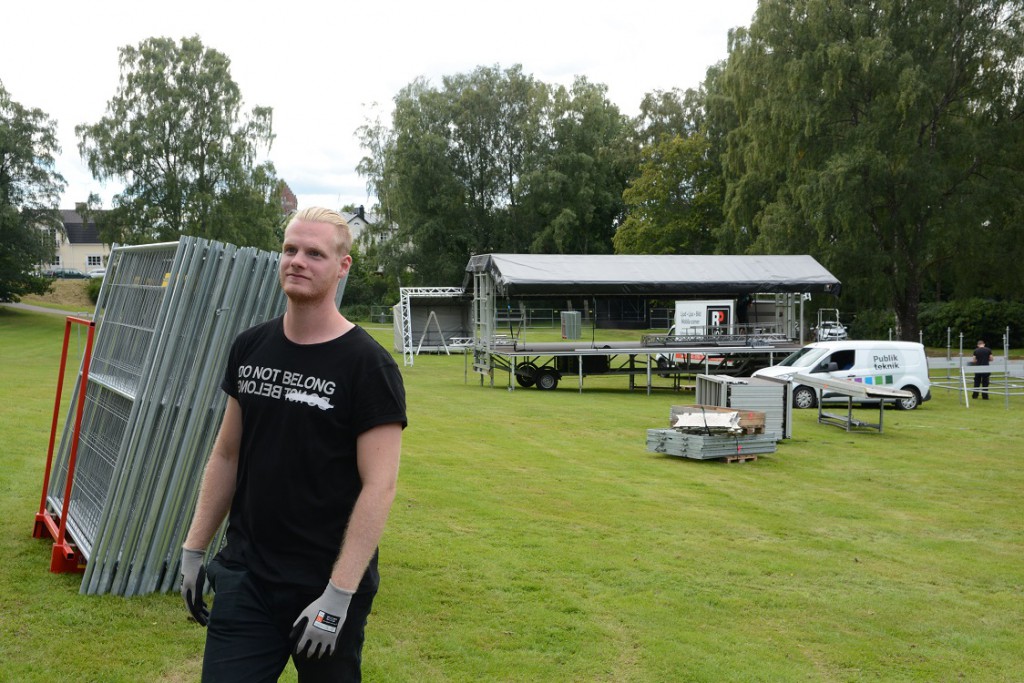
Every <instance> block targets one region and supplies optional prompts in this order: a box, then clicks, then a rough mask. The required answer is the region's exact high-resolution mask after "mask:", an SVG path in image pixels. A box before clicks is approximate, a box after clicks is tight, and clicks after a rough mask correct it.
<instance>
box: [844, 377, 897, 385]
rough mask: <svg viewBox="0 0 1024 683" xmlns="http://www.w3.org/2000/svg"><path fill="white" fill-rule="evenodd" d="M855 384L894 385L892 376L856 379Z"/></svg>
mask: <svg viewBox="0 0 1024 683" xmlns="http://www.w3.org/2000/svg"><path fill="white" fill-rule="evenodd" d="M853 381H854V382H860V383H861V384H872V385H877V384H892V375H868V376H867V377H855V378H854V380H853Z"/></svg>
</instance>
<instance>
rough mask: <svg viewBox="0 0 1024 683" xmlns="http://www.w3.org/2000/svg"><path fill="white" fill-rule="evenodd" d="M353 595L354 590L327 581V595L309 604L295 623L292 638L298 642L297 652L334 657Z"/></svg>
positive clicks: (310, 655) (324, 594)
mask: <svg viewBox="0 0 1024 683" xmlns="http://www.w3.org/2000/svg"><path fill="white" fill-rule="evenodd" d="M352 595H353V593H352V591H347V590H342V589H341V588H338V587H336V586H335V585H334V584H333V583H331V582H330V581H328V582H327V588H326V589H325V590H324V592H323V595H321V596H320V597H319V598H317V599H316V600H314V601H313V602H311V603H309V606H308V607H306V609H304V610H302V614H300V615H299V618H298V619H296V620H295V623H294V624H292V632H291V636H290V637H291V639H292V640H293V641H294V642H295V654H296V655H303V654H304V655H305V656H306V657H309V658H310V659H312V658H313V657H316V658H318V659H319V658H320V657H328V656H330V654H331V653H332V652H333V651H334V648H335V646H336V645H337V642H338V634H340V633H341V627H342V626H344V625H345V615H346V614H348V605H349V603H350V602H352Z"/></svg>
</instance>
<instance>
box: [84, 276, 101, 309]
mask: <svg viewBox="0 0 1024 683" xmlns="http://www.w3.org/2000/svg"><path fill="white" fill-rule="evenodd" d="M101 286H103V278H101V277H93V278H89V280H88V281H87V282H86V285H85V293H86V294H87V295H88V296H89V301H91V302H93V304H95V303H96V302H97V301H98V300H99V298H100V287H101Z"/></svg>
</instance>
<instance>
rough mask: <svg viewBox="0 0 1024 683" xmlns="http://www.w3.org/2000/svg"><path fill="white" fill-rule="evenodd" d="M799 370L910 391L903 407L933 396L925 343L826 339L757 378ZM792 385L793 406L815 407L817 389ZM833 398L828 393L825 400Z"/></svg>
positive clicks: (784, 376) (901, 403) (760, 372)
mask: <svg viewBox="0 0 1024 683" xmlns="http://www.w3.org/2000/svg"><path fill="white" fill-rule="evenodd" d="M796 373H806V374H818V373H822V374H823V375H824V376H827V377H832V378H836V379H845V380H850V381H854V382H864V383H865V384H877V385H880V386H886V387H889V388H891V389H903V390H905V391H909V392H911V393H912V394H913V395H914V396H913V398H904V399H900V400H898V401H897V402H896V407H897V408H900V409H901V410H913V409H914V408H916V407H918V406H919V405H921V402H922V401H927V400H930V399H931V397H932V392H931V382H930V381H929V379H928V360H927V359H926V358H925V355H924V346H922V345H921V344H917V343H915V342H899V341H859V340H858V341H850V340H846V341H827V342H814V343H813V344H808V345H807V346H805V347H803V348H802V349H800V350H799V351H796V352H794V353H792V354H790V355H789V356H788V357H787V358H786V359H785V360H784V361H782V362H781V363H779V364H778V365H773V366H771V367H770V368H763V369H761V370H758V371H757V372H755V373H754V376H755V377H777V378H780V379H791V377H792V375H794V374H796ZM792 384H793V407H795V408H814V407H815V406H817V405H818V397H817V392H816V391H815V390H814V389H812V388H811V387H809V386H806V385H802V384H800V383H799V382H796V381H794V382H792ZM830 398H836V399H838V398H842V400H844V401H845V400H846V398H845V397H838V396H835V397H829V395H828V394H826V395H825V396H824V397H823V398H822V400H823V401H827V400H829V399H830Z"/></svg>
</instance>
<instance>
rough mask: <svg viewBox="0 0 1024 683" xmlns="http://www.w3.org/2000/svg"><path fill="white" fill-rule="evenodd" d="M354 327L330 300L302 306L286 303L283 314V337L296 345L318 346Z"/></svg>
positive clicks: (290, 302)
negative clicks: (286, 306)
mask: <svg viewBox="0 0 1024 683" xmlns="http://www.w3.org/2000/svg"><path fill="white" fill-rule="evenodd" d="M353 327H355V325H353V324H352V323H350V322H349V321H348V319H347V318H345V316H343V315H342V314H341V313H340V312H339V311H338V309H337V308H335V307H334V300H333V299H331V300H329V301H327V302H326V305H325V304H324V303H320V304H303V303H297V302H295V301H289V302H288V308H287V309H286V310H285V314H284V335H285V337H287V338H288V340H289V341H292V342H295V343H296V344H320V343H323V342H326V341H330V340H332V339H337V338H338V337H340V336H341V335H343V334H345V333H346V332H348V331H349V330H351V329H352V328H353Z"/></svg>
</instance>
